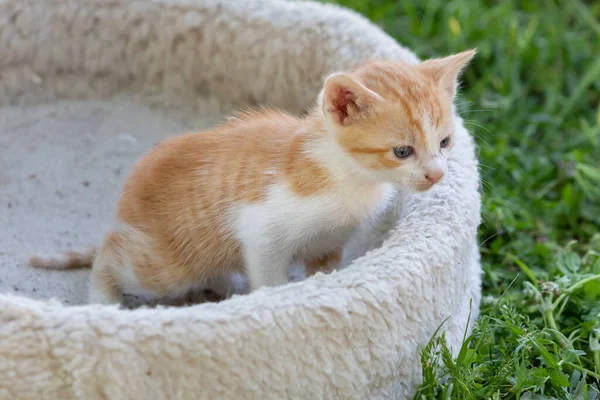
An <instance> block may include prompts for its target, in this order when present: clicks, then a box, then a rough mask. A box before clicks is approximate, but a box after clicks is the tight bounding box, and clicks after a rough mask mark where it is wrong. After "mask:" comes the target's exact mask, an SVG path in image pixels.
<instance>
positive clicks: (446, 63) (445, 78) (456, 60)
mask: <svg viewBox="0 0 600 400" xmlns="http://www.w3.org/2000/svg"><path fill="white" fill-rule="evenodd" d="M476 53H477V50H474V49H473V50H467V51H463V52H461V53H457V54H453V55H451V56H448V57H444V58H433V59H430V60H425V61H423V62H422V63H421V64H419V69H420V70H421V71H422V72H423V73H425V74H427V75H429V76H431V77H432V78H433V79H434V80H435V81H437V82H438V83H439V84H440V85H441V86H442V88H444V90H446V91H447V92H448V94H449V95H450V97H452V98H454V96H455V95H456V86H457V81H458V78H459V77H460V74H461V72H462V71H463V69H465V67H466V66H467V64H469V62H470V61H471V59H472V58H473V57H474V56H475V54H476Z"/></svg>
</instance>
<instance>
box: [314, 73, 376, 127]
mask: <svg viewBox="0 0 600 400" xmlns="http://www.w3.org/2000/svg"><path fill="white" fill-rule="evenodd" d="M381 100H382V98H381V96H379V95H378V94H377V93H375V92H373V91H372V90H370V89H369V88H367V87H365V86H364V85H362V84H361V83H360V82H358V81H357V80H356V79H354V78H352V77H351V76H350V75H348V74H344V73H336V74H333V75H330V76H329V77H328V78H327V79H326V80H325V85H324V87H323V93H322V102H323V112H324V113H325V115H326V116H327V117H329V118H331V119H332V120H333V122H334V123H336V124H337V125H341V126H349V125H352V124H353V123H355V122H356V121H358V119H360V117H361V115H363V114H364V113H365V112H366V111H367V110H368V109H369V108H370V107H372V106H373V105H375V104H376V103H377V102H379V101H381Z"/></svg>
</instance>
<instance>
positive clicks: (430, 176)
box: [425, 169, 444, 183]
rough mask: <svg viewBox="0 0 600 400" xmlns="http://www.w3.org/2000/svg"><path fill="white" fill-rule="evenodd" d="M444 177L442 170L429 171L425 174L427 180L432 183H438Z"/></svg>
mask: <svg viewBox="0 0 600 400" xmlns="http://www.w3.org/2000/svg"><path fill="white" fill-rule="evenodd" d="M443 177H444V171H442V170H441V169H439V170H432V171H428V172H427V173H426V174H425V179H427V180H428V181H429V182H431V183H437V182H439V181H440V179H442V178H443Z"/></svg>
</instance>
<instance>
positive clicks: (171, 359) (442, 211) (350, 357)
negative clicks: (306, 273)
mask: <svg viewBox="0 0 600 400" xmlns="http://www.w3.org/2000/svg"><path fill="white" fill-rule="evenodd" d="M373 56H381V57H389V58H396V59H403V60H407V61H416V60H417V58H416V57H415V55H413V54H412V53H411V52H409V51H408V50H406V49H404V48H402V47H401V46H399V45H398V44H397V43H396V42H395V41H393V40H392V39H391V38H390V37H388V36H387V35H386V34H384V33H383V32H382V31H381V30H380V29H378V28H377V27H375V26H374V25H372V24H370V23H369V22H368V21H366V20H365V19H364V18H362V17H360V16H358V15H356V14H354V13H351V12H349V11H346V10H342V9H340V8H337V7H333V6H327V5H321V4H316V3H310V2H285V1H278V0H262V1H257V0H254V1H250V0H239V1H234V0H229V1H227V0H222V1H216V0H196V1H193V0H179V1H178V0H172V1H168V0H143V1H142V0H39V1H34V0H0V105H1V107H0V292H1V293H2V294H0V399H19V400H26V399H61V400H67V399H86V400H87V399H198V398H203V399H285V398H294V399H297V398H303V399H330V398H339V399H366V398H407V397H410V396H411V395H412V394H413V393H414V390H415V388H416V386H417V385H418V384H419V383H420V380H421V367H420V364H419V348H420V345H423V344H425V343H427V341H428V340H429V339H430V338H431V336H432V335H433V333H434V332H435V330H436V329H437V328H438V326H440V324H441V323H442V321H444V320H446V319H447V318H449V320H448V321H446V323H445V324H444V325H443V330H445V331H446V335H447V339H448V342H449V344H450V345H451V346H453V348H454V349H456V348H457V347H458V346H459V345H460V342H461V338H462V335H463V333H464V329H465V327H466V325H467V316H468V313H469V304H470V302H471V301H472V304H473V310H472V311H473V317H476V316H477V314H478V304H479V299H480V273H481V271H480V264H479V254H478V248H477V244H476V229H477V226H478V224H479V221H480V197H479V176H478V172H477V162H476V158H475V148H474V143H473V140H472V139H471V137H470V136H469V134H468V133H467V131H466V130H465V129H464V128H463V126H462V121H461V120H460V119H459V118H458V117H457V118H456V123H455V125H456V145H455V146H454V148H453V150H452V155H451V156H450V161H449V168H450V171H449V174H448V176H447V179H445V181H444V182H443V183H441V184H440V185H437V186H436V187H435V188H434V189H433V190H431V191H430V192H427V193H425V194H420V195H417V196H413V195H401V196H399V198H398V201H397V203H396V205H395V207H393V208H391V209H390V210H389V211H388V212H387V214H386V218H385V219H384V220H383V221H381V222H380V223H379V224H378V225H377V226H376V227H375V228H372V229H367V230H364V231H363V232H361V233H359V234H357V235H356V237H355V238H354V239H353V242H352V243H351V244H350V246H349V249H348V251H347V253H346V255H345V262H346V264H348V265H349V266H348V267H347V268H346V269H344V270H342V271H340V272H337V273H333V274H331V275H322V274H319V275H317V276H315V277H312V278H310V279H308V280H304V281H302V282H299V283H292V284H288V285H286V286H283V287H279V288H272V289H262V290H259V291H257V292H255V293H252V294H250V295H245V296H235V297H233V298H232V299H229V300H226V301H222V302H220V303H205V304H201V305H195V306H190V307H180V308H174V307H170V308H161V307H159V308H152V309H148V308H139V309H135V310H123V309H118V308H117V307H106V306H85V305H81V304H84V303H85V299H86V297H87V294H86V290H87V288H86V285H87V274H88V273H89V272H88V271H85V270H83V271H63V272H61V271H44V270H35V269H32V268H30V267H28V266H27V265H26V259H27V256H28V255H30V254H32V253H40V252H41V253H44V252H54V251H55V250H58V249H68V248H71V247H77V248H78V247H81V246H85V245H89V244H95V243H97V242H98V241H99V240H100V238H101V237H102V235H103V234H104V231H105V230H106V229H107V228H108V226H109V223H110V219H111V217H112V212H113V209H114V206H115V200H116V197H117V195H118V192H119V189H120V185H121V182H122V179H123V177H124V175H125V174H126V173H127V172H128V171H129V169H130V167H131V166H132V164H133V162H134V161H135V160H136V159H137V157H138V156H139V155H140V154H142V153H144V152H145V151H147V150H148V149H149V148H150V147H151V146H152V144H153V143H154V142H155V141H158V140H160V139H161V138H164V137H166V136H167V135H172V134H177V133H181V132H184V131H188V130H198V129H202V128H205V127H208V126H210V125H212V124H214V123H216V122H217V121H218V120H219V119H220V118H222V116H223V115H225V113H226V112H228V111H231V110H233V109H234V108H238V107H240V106H242V105H247V104H266V105H273V106H278V107H281V108H285V109H288V110H290V111H293V112H301V111H303V110H305V109H306V108H307V107H309V106H310V105H311V104H312V102H313V101H314V99H315V96H316V94H317V92H318V90H319V88H320V86H321V83H322V78H323V77H324V76H325V75H326V74H328V73H330V72H333V71H335V70H339V69H347V68H350V67H353V66H354V65H356V64H357V63H359V62H361V61H363V60H365V59H367V58H369V57H373ZM369 250H370V251H369ZM367 251H369V252H367ZM365 253H366V254H365ZM49 299H55V300H49ZM61 303H62V304H61ZM71 305H78V306H71Z"/></svg>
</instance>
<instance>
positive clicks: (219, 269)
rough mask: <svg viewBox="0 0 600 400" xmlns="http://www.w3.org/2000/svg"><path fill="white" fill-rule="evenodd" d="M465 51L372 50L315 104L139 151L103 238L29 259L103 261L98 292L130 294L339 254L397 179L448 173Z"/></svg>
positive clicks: (418, 187) (109, 297) (266, 280)
mask: <svg viewBox="0 0 600 400" xmlns="http://www.w3.org/2000/svg"><path fill="white" fill-rule="evenodd" d="M474 54H475V51H473V50H470V51H465V52H462V53H459V54H455V55H452V56H449V57H445V58H440V59H431V60H427V61H424V62H421V63H420V64H416V65H411V64H405V63H401V62H393V61H381V60H379V61H370V62H368V63H366V64H364V65H362V66H360V67H358V68H357V69H355V70H354V71H351V72H345V73H335V74H333V75H330V76H329V77H328V78H327V79H326V80H325V83H324V87H323V90H322V91H321V93H320V95H319V98H318V101H317V105H316V106H315V107H314V109H313V110H312V112H310V113H309V114H308V115H307V116H305V117H302V118H296V117H293V116H290V115H287V114H284V113H282V112H278V111H273V110H263V111H252V112H248V113H245V114H242V115H241V116H239V117H237V118H233V119H231V120H230V121H229V122H227V123H225V124H223V125H221V126H219V127H217V128H215V129H212V130H209V131H205V132H200V133H192V134H187V135H182V136H179V137H175V138H171V139H168V140H165V141H164V142H162V143H160V144H159V145H157V146H156V147H155V148H154V149H152V150H151V151H150V152H149V153H148V154H146V155H145V156H144V157H142V158H141V160H140V161H139V162H138V163H137V165H136V167H135V170H134V171H133V172H132V174H131V175H130V176H129V178H128V179H127V181H126V184H125V186H124V189H123V194H122V197H121V199H120V201H119V204H118V211H117V216H116V223H115V226H114V229H113V230H112V231H111V232H110V233H109V234H108V235H107V236H106V238H105V240H104V243H103V244H102V247H101V248H99V249H98V251H97V253H96V254H95V256H94V252H93V251H87V252H81V253H78V252H69V253H64V254H62V255H60V256H58V257H49V258H44V257H33V258H32V259H31V264H32V265H34V266H38V267H46V268H72V267H77V266H85V265H88V264H91V262H92V259H93V269H92V275H91V285H90V298H89V300H90V302H92V303H104V304H109V303H118V302H119V301H120V299H121V295H122V294H123V293H133V294H141V293H144V294H150V295H153V296H159V297H163V296H173V295H181V294H184V293H186V292H187V291H189V290H190V289H192V288H193V287H196V286H201V285H204V284H206V283H207V282H210V281H215V280H218V279H219V278H220V277H221V276H223V275H224V274H227V273H230V272H235V271H240V270H241V271H244V272H245V273H246V274H247V275H248V278H249V282H250V286H251V289H252V290H254V289H257V288H259V287H262V286H275V285H281V284H284V283H286V282H287V281H288V269H289V267H290V265H291V264H292V263H293V262H295V261H302V262H304V263H305V265H306V268H307V273H308V274H309V275H311V274H314V273H316V272H317V271H330V270H332V269H335V268H337V267H338V265H339V263H340V259H341V251H342V248H343V246H344V243H345V242H346V240H347V239H348V237H349V236H350V234H351V233H352V232H353V231H354V230H355V228H356V227H357V226H358V225H359V224H360V222H361V221H363V220H365V218H370V217H373V216H375V215H377V213H378V212H379V211H381V210H382V209H383V208H384V207H385V206H386V204H387V203H388V202H389V201H390V199H391V197H392V195H393V193H394V191H395V189H396V188H399V187H400V188H406V189H408V190H412V191H417V192H420V191H425V190H428V189H430V188H431V187H432V186H433V185H435V184H436V183H437V182H439V181H440V180H441V179H442V178H443V176H444V174H445V173H446V157H447V153H448V151H449V149H450V148H451V147H452V141H453V140H452V135H453V132H452V108H453V106H452V103H453V98H454V96H455V94H456V86H457V83H456V82H457V79H458V76H459V74H460V72H461V71H462V70H463V68H464V67H465V66H466V65H467V64H468V62H469V61H470V60H471V58H472V57H473V56H474Z"/></svg>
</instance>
